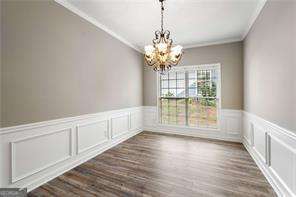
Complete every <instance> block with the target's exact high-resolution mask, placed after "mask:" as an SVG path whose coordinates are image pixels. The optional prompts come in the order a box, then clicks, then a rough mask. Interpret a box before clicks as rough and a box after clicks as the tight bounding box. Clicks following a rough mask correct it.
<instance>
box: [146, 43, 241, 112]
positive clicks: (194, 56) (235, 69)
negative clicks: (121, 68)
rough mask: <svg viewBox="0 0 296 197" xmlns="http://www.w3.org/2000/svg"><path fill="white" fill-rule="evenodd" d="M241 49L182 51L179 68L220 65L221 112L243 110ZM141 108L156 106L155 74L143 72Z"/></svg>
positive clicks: (227, 46) (221, 47)
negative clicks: (222, 109)
mask: <svg viewBox="0 0 296 197" xmlns="http://www.w3.org/2000/svg"><path fill="white" fill-rule="evenodd" d="M242 49H243V45H242V42H234V43H228V44H221V45H212V46H206V47H198V48H192V49H187V50H185V53H184V56H183V58H182V60H181V62H180V64H179V65H180V66H186V65H199V64H208V63H221V75H222V79H221V80H222V84H221V86H222V87H221V96H222V101H221V105H222V108H224V109H242V108H243V51H242ZM144 105H146V106H155V105H157V84H156V74H155V73H154V72H153V71H151V68H149V67H148V66H145V69H144Z"/></svg>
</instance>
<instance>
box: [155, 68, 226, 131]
mask: <svg viewBox="0 0 296 197" xmlns="http://www.w3.org/2000/svg"><path fill="white" fill-rule="evenodd" d="M219 84H220V65H217V64H215V65H200V66H185V67H175V68H173V69H172V70H170V71H169V72H167V73H166V74H164V75H159V90H160V92H159V102H158V103H159V104H158V107H159V121H160V123H162V124H172V125H183V126H190V127H207V128H217V127H218V111H219V107H220V104H219V101H220V100H219V95H220V85H219Z"/></svg>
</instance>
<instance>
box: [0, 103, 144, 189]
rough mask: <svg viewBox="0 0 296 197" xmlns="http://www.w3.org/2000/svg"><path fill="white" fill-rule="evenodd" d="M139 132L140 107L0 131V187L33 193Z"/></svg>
mask: <svg viewBox="0 0 296 197" xmlns="http://www.w3.org/2000/svg"><path fill="white" fill-rule="evenodd" d="M141 131H142V107H135V108H127V109H121V110H113V111H107V112H101V113H97V114H88V115H82V116H78V117H71V118H64V119H59V120H52V121H45V122H40V123H33V124H27V125H20V126H16V127H9V128H2V129H0V142H1V144H0V150H1V155H0V163H1V165H0V187H21V188H23V187H27V188H28V190H29V191H30V190H32V189H34V188H36V187H38V186H40V185H41V184H43V183H45V182H47V181H49V180H50V179H52V178H55V177H57V176H58V175H60V174H62V173H64V172H65V171H68V170H70V169H71V168H73V167H75V166H77V165H79V164H81V163H83V162H85V161H86V160H88V159H91V158H93V157H94V156H96V155H98V154H99V153H101V152H103V151H105V150H107V149H109V148H111V147H113V146H115V145H116V144H118V143H120V142H122V141H124V140H126V139H128V138H130V137H132V136H133V135H135V134H137V133H139V132H141Z"/></svg>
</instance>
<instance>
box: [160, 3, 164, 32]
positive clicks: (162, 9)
mask: <svg viewBox="0 0 296 197" xmlns="http://www.w3.org/2000/svg"><path fill="white" fill-rule="evenodd" d="M163 11H164V6H163V1H161V33H163Z"/></svg>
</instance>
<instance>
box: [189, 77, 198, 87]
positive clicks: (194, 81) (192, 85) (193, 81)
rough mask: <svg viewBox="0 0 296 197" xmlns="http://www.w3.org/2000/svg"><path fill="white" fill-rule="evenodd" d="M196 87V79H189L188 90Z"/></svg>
mask: <svg viewBox="0 0 296 197" xmlns="http://www.w3.org/2000/svg"><path fill="white" fill-rule="evenodd" d="M196 86H197V81H196V79H189V81H188V88H194V87H196Z"/></svg>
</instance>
